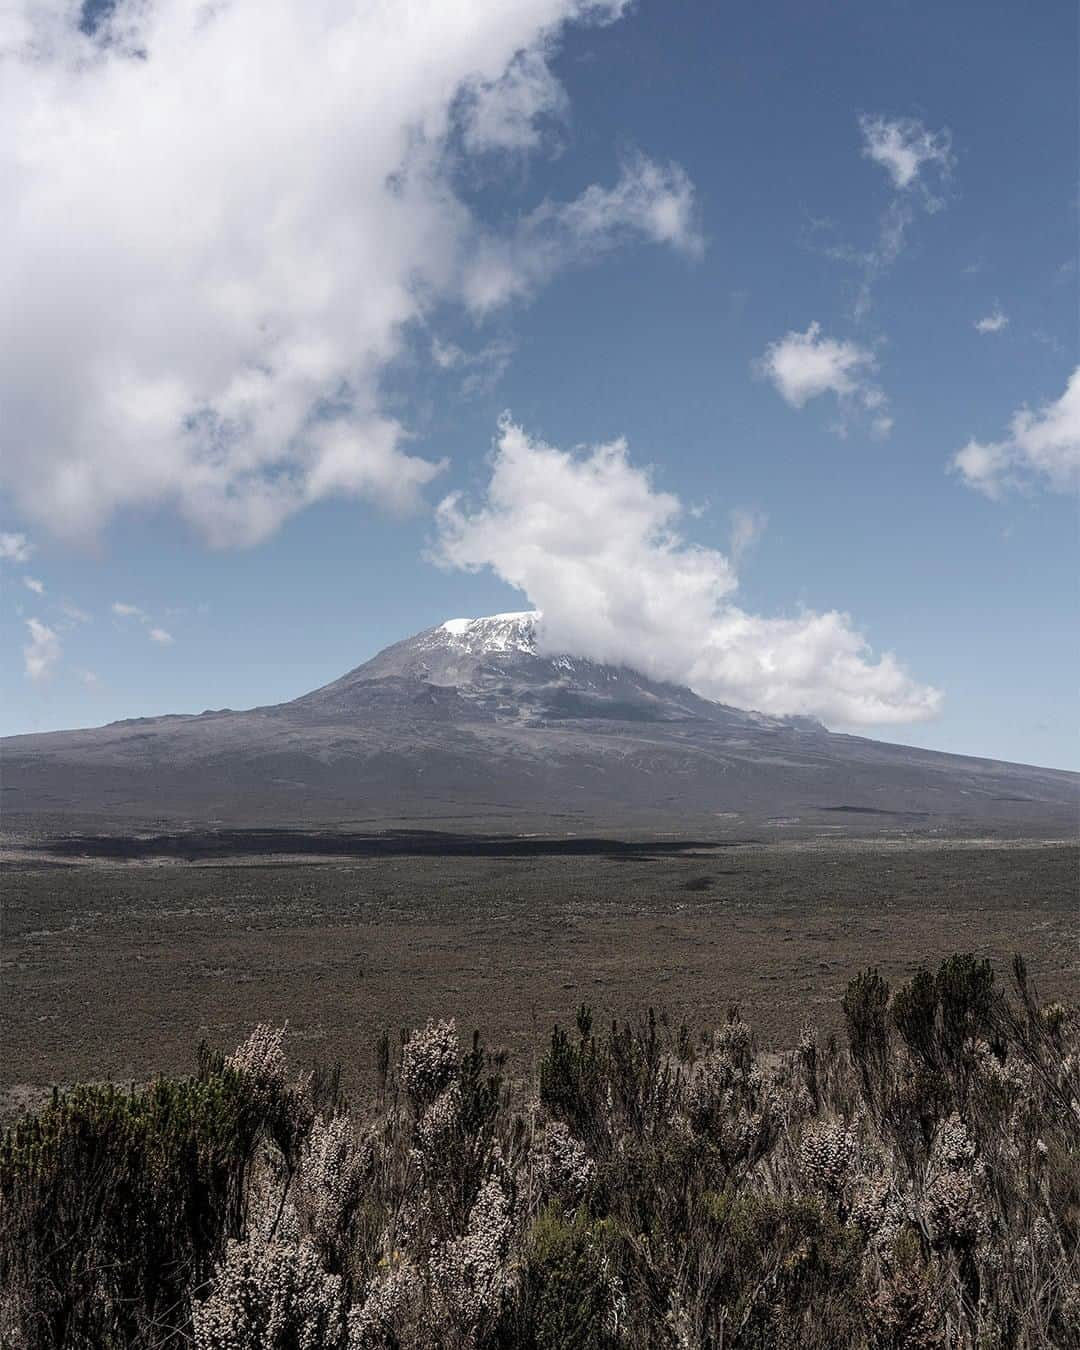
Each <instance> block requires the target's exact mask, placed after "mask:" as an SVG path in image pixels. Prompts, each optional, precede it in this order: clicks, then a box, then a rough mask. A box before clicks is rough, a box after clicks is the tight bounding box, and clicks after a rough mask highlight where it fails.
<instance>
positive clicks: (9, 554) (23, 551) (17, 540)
mask: <svg viewBox="0 0 1080 1350" xmlns="http://www.w3.org/2000/svg"><path fill="white" fill-rule="evenodd" d="M33 551H34V546H33V544H31V543H30V541H29V539H27V537H26V535H25V534H7V533H2V534H0V559H2V560H3V561H4V562H14V563H26V562H29V561H30V554H31V553H33Z"/></svg>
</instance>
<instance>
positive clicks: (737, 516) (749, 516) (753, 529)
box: [729, 506, 769, 567]
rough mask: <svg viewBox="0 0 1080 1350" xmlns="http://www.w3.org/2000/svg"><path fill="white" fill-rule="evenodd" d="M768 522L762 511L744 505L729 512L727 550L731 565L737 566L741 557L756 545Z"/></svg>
mask: <svg viewBox="0 0 1080 1350" xmlns="http://www.w3.org/2000/svg"><path fill="white" fill-rule="evenodd" d="M768 523H769V520H768V517H767V516H766V515H765V512H764V511H754V510H749V509H748V508H747V507H745V506H737V507H736V508H735V509H734V511H732V512H731V543H730V545H729V551H730V553H731V563H732V566H733V567H738V566H739V564H740V563H741V562H742V560H743V558H745V557H746V555H747V554H748V553H749V552H750V551H751V550H752V549H753V548H755V547H756V546H757V542H758V540H759V539H760V538H761V536H762V535H763V534H764V533H765V527H766V525H767V524H768Z"/></svg>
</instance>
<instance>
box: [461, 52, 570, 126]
mask: <svg viewBox="0 0 1080 1350" xmlns="http://www.w3.org/2000/svg"><path fill="white" fill-rule="evenodd" d="M547 56H548V53H547V52H545V51H542V50H540V49H539V48H534V49H532V50H529V51H523V52H520V53H519V54H518V56H516V57H515V58H514V60H513V61H511V63H510V65H509V66H508V67H507V68H506V70H505V71H504V72H503V73H502V75H501V76H500V77H499V78H498V79H496V80H489V81H486V82H484V83H481V84H476V85H474V86H473V87H472V88H470V89H469V90H468V91H467V93H466V95H465V99H464V118H463V123H464V125H463V129H462V134H463V138H464V142H465V146H466V148H467V149H468V150H470V151H473V152H483V151H490V150H509V151H519V152H520V151H522V150H535V149H537V148H538V147H539V145H540V144H541V139H542V128H543V125H544V122H545V120H546V121H551V120H556V121H562V120H565V118H566V117H567V115H568V113H569V110H570V100H569V99H568V98H567V96H566V90H565V89H564V88H563V87H562V85H561V84H560V83H559V81H558V80H557V79H556V78H555V76H554V74H552V71H551V67H550V66H549V65H548V62H547Z"/></svg>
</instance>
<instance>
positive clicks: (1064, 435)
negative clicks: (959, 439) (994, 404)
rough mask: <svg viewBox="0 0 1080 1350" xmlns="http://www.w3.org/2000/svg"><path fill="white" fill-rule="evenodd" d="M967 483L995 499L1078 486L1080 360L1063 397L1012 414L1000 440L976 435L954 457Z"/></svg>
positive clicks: (1072, 489)
mask: <svg viewBox="0 0 1080 1350" xmlns="http://www.w3.org/2000/svg"><path fill="white" fill-rule="evenodd" d="M950 468H951V469H952V471H953V472H954V473H958V474H959V475H960V477H961V478H962V479H963V480H964V482H965V483H966V484H967V486H968V487H971V488H974V489H975V490H976V491H978V492H982V493H983V494H984V495H985V496H987V497H991V498H994V499H997V498H1000V497H1002V496H1003V495H1004V494H1005V493H1006V492H1007V491H1009V490H1015V489H1020V490H1028V489H1030V488H1032V487H1035V486H1042V487H1045V488H1049V489H1050V490H1051V491H1053V492H1075V491H1076V490H1077V489H1078V488H1080V366H1078V367H1077V368H1076V369H1075V370H1074V371H1073V373H1072V375H1071V376H1070V377H1069V382H1068V384H1067V385H1066V388H1065V392H1064V393H1063V394H1062V396H1061V397H1060V398H1059V399H1056V400H1054V401H1053V402H1051V403H1047V404H1045V405H1044V406H1043V407H1042V408H1040V409H1038V410H1037V411H1035V412H1032V411H1031V409H1030V408H1021V409H1020V411H1019V412H1016V413H1014V414H1013V416H1012V420H1011V422H1010V424H1009V434H1008V435H1007V436H1006V437H1005V438H1004V439H1003V440H1000V441H978V440H975V439H974V438H972V439H971V440H970V441H968V443H967V445H965V446H964V448H963V449H962V450H958V451H957V453H956V454H955V455H954V456H953V458H952V460H951V461H950Z"/></svg>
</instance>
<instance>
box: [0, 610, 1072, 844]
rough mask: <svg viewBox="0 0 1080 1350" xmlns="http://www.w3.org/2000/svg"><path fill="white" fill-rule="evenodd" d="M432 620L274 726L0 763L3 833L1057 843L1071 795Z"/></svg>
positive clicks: (180, 729)
mask: <svg viewBox="0 0 1080 1350" xmlns="http://www.w3.org/2000/svg"><path fill="white" fill-rule="evenodd" d="M537 620H538V616H537V615H536V614H531V613H524V614H497V615H494V616H492V617H489V618H481V619H450V620H448V621H447V622H446V623H443V624H440V625H439V626H438V627H435V628H430V629H427V630H426V631H424V632H422V633H418V634H417V635H416V636H414V637H411V638H407V639H406V640H405V641H403V642H398V643H396V644H395V645H394V646H392V647H388V648H386V650H385V651H382V652H380V653H379V654H378V655H377V656H375V657H374V658H373V659H372V660H370V661H368V662H366V663H365V664H364V665H362V666H359V667H357V669H355V670H353V671H350V672H349V673H348V674H347V675H344V676H342V678H341V679H339V680H335V681H334V682H333V683H332V684H328V685H325V686H324V687H323V688H321V689H316V690H313V691H312V692H311V693H309V694H304V695H303V696H302V697H300V698H297V699H294V700H293V701H292V702H290V703H282V704H278V705H276V706H273V707H264V708H253V709H250V710H248V711H244V712H234V711H232V710H231V709H224V710H221V711H216V712H211V711H208V712H204V713H201V714H199V715H195V716H166V717H151V718H137V719H135V720H131V721H124V722H113V723H111V724H110V725H108V726H105V727H97V728H93V729H91V730H84V731H59V732H51V733H47V734H42V735H32V736H12V737H8V738H6V739H5V740H3V741H2V742H0V753H2V763H3V801H4V808H5V818H6V821H7V825H8V827H9V829H10V830H12V831H14V832H16V833H19V832H25V831H31V832H37V831H46V832H54V831H56V830H58V829H65V828H72V827H73V826H78V827H87V826H90V825H94V826H98V827H101V828H108V829H116V828H147V827H153V826H156V825H169V826H172V827H180V826H185V827H186V826H199V827H205V826H213V827H225V826H236V827H253V826H267V827H272V826H277V827H280V826H287V825H312V824H316V823H318V824H325V825H331V824H335V825H341V824H346V823H347V824H352V825H359V824H363V825H365V826H371V825H390V824H407V825H413V826H416V825H436V826H442V827H446V826H447V825H453V826H454V827H455V828H464V827H473V826H475V827H479V826H481V825H482V826H484V827H491V826H500V827H502V828H508V829H521V828H525V827H539V828H543V829H548V830H578V829H581V828H583V827H584V828H597V829H619V830H637V831H641V830H653V831H656V830H660V829H675V830H684V829H685V830H701V829H703V828H708V829H711V830H712V831H713V832H714V833H715V832H717V831H722V832H729V833H730V832H734V833H737V834H742V835H745V834H746V832H747V831H771V830H785V831H788V832H791V831H795V832H809V833H812V834H821V833H823V832H842V833H870V832H873V833H877V832H881V831H883V830H884V831H894V832H895V831H934V832H963V833H970V832H973V831H974V832H1003V833H1010V834H1021V835H1022V834H1033V835H1046V834H1055V835H1056V834H1071V833H1073V831H1074V829H1075V823H1076V805H1077V787H1078V785H1080V776H1078V775H1075V774H1069V773H1063V772H1059V771H1055V770H1050V769H1038V768H1029V767H1026V766H1023V765H1016V764H1006V763H1001V762H999V761H996V760H986V759H974V758H967V757H961V756H958V755H945V754H938V753H936V752H933V751H928V750H916V749H911V748H909V747H905V746H897V745H888V744H885V743H883V742H880V741H874V740H868V739H865V738H862V737H857V736H846V735H838V734H835V733H832V732H829V731H827V730H826V729H825V728H824V727H823V726H822V725H821V724H820V723H818V722H816V721H814V720H813V719H811V718H803V717H769V716H766V715H764V714H762V713H756V712H746V711H742V710H740V709H737V708H731V707H727V706H726V705H724V704H721V703H715V702H712V701H710V700H708V699H705V698H702V697H700V696H699V695H697V694H695V693H693V691H691V690H690V689H687V688H683V687H680V686H678V685H674V684H666V683H663V682H660V681H656V680H652V679H649V678H647V677H646V676H645V675H643V674H641V673H640V672H639V671H635V670H631V669H629V668H627V667H624V666H611V665H600V664H596V663H594V662H592V661H587V660H583V659H580V658H577V657H574V656H572V655H569V654H565V655H554V656H552V655H546V654H541V652H540V650H538V645H537Z"/></svg>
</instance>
